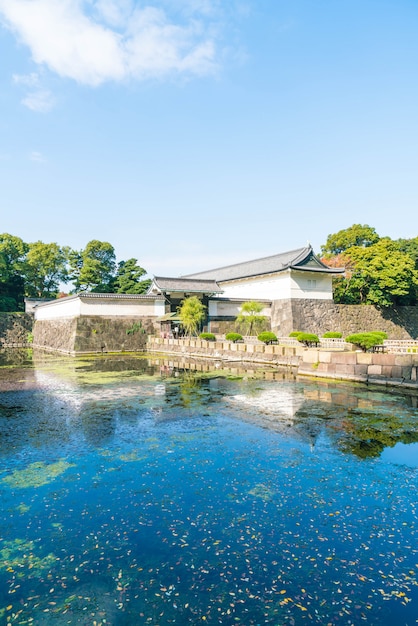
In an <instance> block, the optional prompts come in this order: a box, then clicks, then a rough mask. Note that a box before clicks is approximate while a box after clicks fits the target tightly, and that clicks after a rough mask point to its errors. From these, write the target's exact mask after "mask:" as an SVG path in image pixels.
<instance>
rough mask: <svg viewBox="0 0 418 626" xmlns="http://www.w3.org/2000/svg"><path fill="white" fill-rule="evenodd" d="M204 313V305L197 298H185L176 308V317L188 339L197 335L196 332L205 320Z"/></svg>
mask: <svg viewBox="0 0 418 626" xmlns="http://www.w3.org/2000/svg"><path fill="white" fill-rule="evenodd" d="M205 311H206V307H205V305H204V304H203V303H202V302H201V301H200V300H199V298H198V297H197V296H190V297H189V298H185V299H184V300H183V302H182V303H181V305H180V306H179V307H178V315H179V318H180V321H181V324H182V326H183V328H184V329H185V331H186V333H187V334H188V335H189V336H190V337H191V336H192V335H196V334H197V331H198V330H199V328H200V325H201V323H202V321H203V320H204V318H205Z"/></svg>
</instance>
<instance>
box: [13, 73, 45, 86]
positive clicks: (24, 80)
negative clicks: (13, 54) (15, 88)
mask: <svg viewBox="0 0 418 626" xmlns="http://www.w3.org/2000/svg"><path fill="white" fill-rule="evenodd" d="M13 82H14V83H16V85H24V86H25V87H38V86H39V74H38V73H37V72H32V73H31V74H13Z"/></svg>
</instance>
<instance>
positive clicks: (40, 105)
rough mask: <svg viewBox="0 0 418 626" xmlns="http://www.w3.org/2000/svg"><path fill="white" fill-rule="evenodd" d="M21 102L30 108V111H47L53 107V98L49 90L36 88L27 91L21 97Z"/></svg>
mask: <svg viewBox="0 0 418 626" xmlns="http://www.w3.org/2000/svg"><path fill="white" fill-rule="evenodd" d="M22 104H24V105H25V107H27V108H28V109H31V111H36V112H38V113H48V111H50V110H51V109H52V108H53V106H54V104H55V100H54V97H53V95H52V94H51V92H50V91H47V90H45V91H44V90H42V89H38V90H37V91H31V92H29V93H28V94H27V95H26V96H25V97H24V98H23V100H22Z"/></svg>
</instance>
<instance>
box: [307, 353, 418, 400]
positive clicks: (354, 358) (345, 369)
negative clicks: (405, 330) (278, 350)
mask: <svg viewBox="0 0 418 626" xmlns="http://www.w3.org/2000/svg"><path fill="white" fill-rule="evenodd" d="M417 370H418V354H374V353H371V352H357V351H356V352H331V351H329V352H328V351H323V350H316V349H309V350H305V351H304V352H303V353H302V358H301V362H300V365H299V370H298V374H305V375H309V376H320V377H324V378H335V379H343V380H353V381H356V382H367V383H376V384H378V383H380V384H386V385H390V386H403V387H410V388H414V389H415V390H416V389H418V382H417V379H418V376H417Z"/></svg>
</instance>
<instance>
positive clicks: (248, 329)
mask: <svg viewBox="0 0 418 626" xmlns="http://www.w3.org/2000/svg"><path fill="white" fill-rule="evenodd" d="M263 309H264V305H263V304H262V303H261V302H256V301H255V300H250V301H249V302H244V303H243V304H242V305H241V309H240V312H239V313H238V316H237V318H236V323H237V324H238V325H239V327H240V328H241V327H242V329H243V333H244V334H245V335H250V336H252V335H257V334H258V333H259V332H260V331H261V330H262V328H263V326H264V325H265V323H266V319H267V318H266V316H265V315H260V314H261V311H262V310H263Z"/></svg>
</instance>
